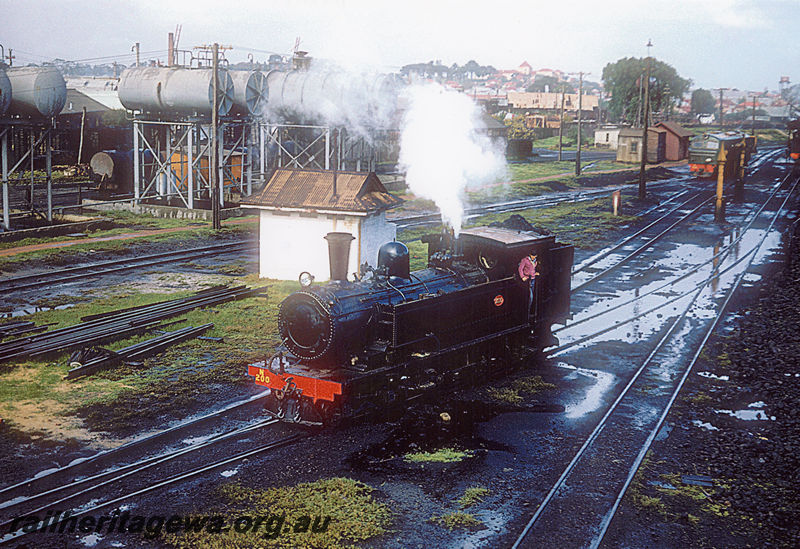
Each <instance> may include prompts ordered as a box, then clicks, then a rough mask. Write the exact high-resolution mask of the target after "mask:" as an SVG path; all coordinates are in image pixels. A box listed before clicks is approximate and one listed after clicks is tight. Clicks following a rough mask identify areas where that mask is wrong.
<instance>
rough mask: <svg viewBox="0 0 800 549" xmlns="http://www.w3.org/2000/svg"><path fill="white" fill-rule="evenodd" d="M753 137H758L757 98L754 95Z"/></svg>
mask: <svg viewBox="0 0 800 549" xmlns="http://www.w3.org/2000/svg"><path fill="white" fill-rule="evenodd" d="M752 125H753V136H755V135H756V96H755V95H753V123H752Z"/></svg>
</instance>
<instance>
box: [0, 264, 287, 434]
mask: <svg viewBox="0 0 800 549" xmlns="http://www.w3.org/2000/svg"><path fill="white" fill-rule="evenodd" d="M243 278H244V280H243V282H245V283H247V284H249V285H251V286H255V285H264V284H267V283H269V281H265V280H260V279H258V277H257V275H248V276H246V277H243ZM297 287H298V283H297V282H295V281H283V282H273V283H272V284H271V286H270V289H269V293H268V295H267V297H266V298H264V297H252V298H247V299H243V300H239V301H231V302H228V303H224V304H220V305H216V306H214V307H213V308H208V309H195V310H192V311H189V312H187V313H185V314H184V315H181V316H180V318H181V319H185V320H183V321H182V322H180V323H176V324H174V325H170V326H169V327H168V328H166V329H168V330H177V329H179V328H182V327H185V326H198V325H201V324H205V323H208V322H213V323H214V328H212V329H211V330H209V331H208V332H206V334H205V335H208V336H212V337H223V338H224V342H222V343H208V342H204V341H198V340H191V341H187V342H185V343H182V344H179V345H175V346H172V347H170V348H169V349H168V350H167V351H166V352H164V353H162V354H159V355H156V356H154V357H151V358H148V359H146V360H145V361H144V365H143V367H141V368H136V367H134V366H126V365H122V366H119V367H117V368H114V369H112V370H108V371H104V372H99V373H97V374H95V375H92V376H89V377H86V378H82V379H79V380H76V381H64V380H63V376H64V375H65V374H66V372H67V370H68V369H69V366H68V365H67V358H68V356H69V355H68V354H67V353H61V354H58V355H54V356H53V357H51V358H50V360H47V359H35V360H33V359H32V360H27V361H20V362H18V363H16V364H14V363H10V364H6V365H3V370H2V374H0V417H4V418H5V419H7V420H9V421H10V422H12V423H19V426H20V427H21V428H24V423H22V421H23V419H24V418H25V417H27V415H26V413H23V412H26V411H28V412H29V408H30V407H31V406H34V407H36V408H37V410H38V409H39V408H41V410H40V411H39V412H37V413H38V414H39V415H43V416H47V417H50V418H52V416H53V415H56V416H71V415H74V414H79V415H81V416H82V417H85V418H86V419H87V420H88V422H89V425H91V426H92V427H93V428H94V429H97V430H106V431H111V432H129V431H130V430H132V429H134V428H135V427H136V425H137V422H138V421H139V420H141V418H143V417H159V416H160V415H162V414H170V413H171V412H170V411H171V410H175V409H179V410H180V409H182V407H185V406H189V405H191V404H192V403H193V402H195V401H196V400H197V398H198V396H200V395H204V394H211V393H214V392H218V391H221V390H225V389H226V388H229V387H230V386H231V385H248V384H251V383H252V380H251V378H250V377H249V376H247V368H246V366H247V364H248V363H249V362H251V361H253V360H256V359H260V358H263V357H264V356H266V355H268V354H270V353H271V352H272V351H273V350H274V348H275V346H276V345H277V344H278V343H279V339H280V337H279V334H278V327H277V316H278V310H277V308H278V307H277V306H278V304H279V303H280V301H281V300H282V299H283V298H284V297H285V296H286V295H288V294H289V293H290V292H291V291H293V290H294V289H296V288H297ZM190 293H191V292H177V293H174V294H169V295H165V294H155V293H152V294H131V295H118V296H113V297H105V298H101V299H97V300H95V301H93V302H91V303H81V304H77V305H76V306H74V307H70V308H68V309H60V310H51V311H43V312H38V313H35V314H33V315H30V316H28V317H25V318H26V319H30V320H35V321H36V322H37V323H40V324H41V323H46V322H56V323H58V325H57V326H54V327H53V328H52V329H57V328H60V327H64V326H70V325H73V324H75V323H77V322H78V319H79V317H81V316H85V315H89V314H96V313H102V312H106V311H110V310H118V309H122V308H125V307H133V306H138V305H145V304H149V303H154V302H157V301H163V300H166V299H175V298H179V297H183V296H186V295H189V294H190ZM151 337H154V334H153V333H145V334H140V335H136V336H133V337H128V338H125V339H121V340H118V341H113V342H110V343H108V344H107V345H104V346H105V347H108V348H110V349H113V350H116V349H120V348H122V347H126V346H128V345H132V344H134V343H138V342H140V341H143V340H145V339H149V338H151Z"/></svg>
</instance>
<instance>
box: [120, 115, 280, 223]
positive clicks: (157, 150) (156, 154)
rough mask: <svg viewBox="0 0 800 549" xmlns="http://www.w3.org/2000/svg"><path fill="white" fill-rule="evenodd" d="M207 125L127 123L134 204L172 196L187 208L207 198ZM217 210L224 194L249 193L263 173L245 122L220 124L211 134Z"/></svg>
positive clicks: (141, 119)
mask: <svg viewBox="0 0 800 549" xmlns="http://www.w3.org/2000/svg"><path fill="white" fill-rule="evenodd" d="M212 131H213V130H212V128H211V124H210V123H209V122H208V121H207V120H203V119H189V118H186V119H183V120H159V119H148V118H144V117H136V118H134V119H133V148H134V150H135V151H138V154H135V155H134V162H133V182H134V184H133V190H134V200H136V201H137V202H138V201H139V200H142V199H146V198H167V197H178V198H179V199H180V200H181V202H182V203H183V204H184V205H185V206H186V207H187V208H190V209H191V208H194V202H195V200H196V199H198V198H202V199H209V198H210V197H211V177H210V171H209V170H210V166H211V165H212V162H211V155H212V150H211V143H212V139H211V136H212V135H211V134H212ZM217 132H218V133H217V140H216V142H217V147H218V149H217V155H218V158H219V164H218V174H217V175H218V177H217V180H218V181H219V187H220V193H219V196H220V205H222V203H223V200H224V191H225V189H227V190H229V191H231V190H238V191H239V193H241V194H246V195H249V194H251V193H252V190H253V184H254V182H256V183H257V182H261V181H263V180H264V171H263V170H258V171H257V172H256V171H254V168H257V167H258V166H260V165H261V164H260V163H259V162H258V158H259V150H261V149H262V148H263V147H262V146H261V144H260V143H258V138H259V135H260V133H259V132H258V131H257V128H256V127H255V126H254V123H253V122H252V121H250V120H238V119H236V120H222V121H220V124H219V127H218V129H217Z"/></svg>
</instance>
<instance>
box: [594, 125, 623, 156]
mask: <svg viewBox="0 0 800 549" xmlns="http://www.w3.org/2000/svg"><path fill="white" fill-rule="evenodd" d="M621 129H622V128H620V127H619V126H602V127H600V128H597V129H596V130H595V131H594V146H595V147H597V148H600V149H610V150H612V151H616V150H617V143H618V138H619V132H620V130H621Z"/></svg>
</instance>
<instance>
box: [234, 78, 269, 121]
mask: <svg viewBox="0 0 800 549" xmlns="http://www.w3.org/2000/svg"><path fill="white" fill-rule="evenodd" d="M228 74H230V75H231V79H232V80H233V112H236V113H238V114H252V115H256V116H258V115H261V114H262V113H263V112H264V109H265V108H266V106H267V100H268V98H269V87H268V86H267V77H266V76H264V73H263V72H261V71H230V72H229V73H228Z"/></svg>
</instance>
